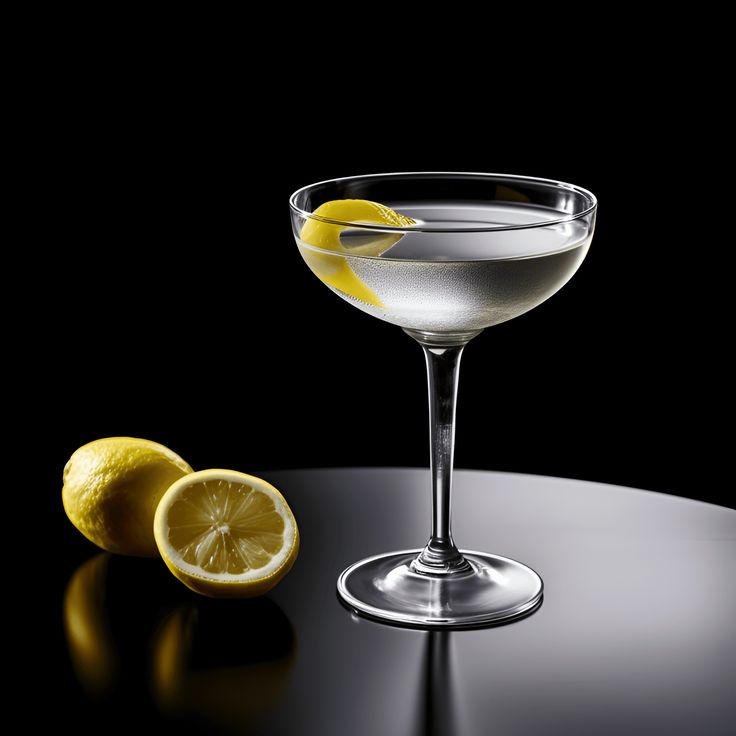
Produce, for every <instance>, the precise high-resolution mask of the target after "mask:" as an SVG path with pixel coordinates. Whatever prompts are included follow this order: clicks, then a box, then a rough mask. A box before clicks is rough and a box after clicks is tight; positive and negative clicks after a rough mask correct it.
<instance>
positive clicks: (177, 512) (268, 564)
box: [154, 469, 299, 598]
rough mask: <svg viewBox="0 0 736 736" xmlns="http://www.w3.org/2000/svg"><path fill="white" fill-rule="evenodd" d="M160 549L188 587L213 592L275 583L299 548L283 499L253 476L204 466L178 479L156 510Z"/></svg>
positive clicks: (254, 591) (249, 591)
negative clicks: (201, 469)
mask: <svg viewBox="0 0 736 736" xmlns="http://www.w3.org/2000/svg"><path fill="white" fill-rule="evenodd" d="M154 532H155V536H156V543H157V544H158V549H159V552H160V553H161V556H162V557H163V559H164V562H165V563H166V565H167V566H168V568H169V569H170V570H171V572H172V573H174V575H175V576H176V577H177V578H179V580H181V581H182V582H183V583H184V584H185V585H186V586H187V587H189V588H191V589H192V590H194V591H196V592H197V593H202V594H203V595H209V596H212V597H243V598H245V597H251V596H256V595H261V594H262V593H265V592H266V591H268V590H270V589H271V588H272V587H273V586H274V585H276V583H278V582H279V581H280V580H281V579H282V578H283V577H284V575H286V573H287V572H288V571H289V570H290V569H291V566H292V565H293V564H294V560H295V559H296V556H297V553H298V550H299V531H298V529H297V525H296V520H295V519H294V515H293V514H292V513H291V509H289V506H288V504H287V503H286V500H285V499H284V497H283V496H282V495H281V494H280V493H279V492H278V491H277V490H276V489H275V488H274V487H273V486H272V485H270V484H269V483H267V482H266V481H264V480H261V479H260V478H256V477H254V476H252V475H246V474H245V473H238V472H236V471H234V470H217V469H216V470H203V471H200V472H198V473H192V474H191V475H188V476H186V477H185V478H182V479H181V480H179V481H177V482H176V483H174V484H173V485H172V486H171V488H169V490H168V491H167V492H166V494H165V495H164V497H163V499H162V500H161V502H160V503H159V506H158V509H157V510H156V519H155V523H154Z"/></svg>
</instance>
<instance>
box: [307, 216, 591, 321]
mask: <svg viewBox="0 0 736 736" xmlns="http://www.w3.org/2000/svg"><path fill="white" fill-rule="evenodd" d="M387 204H389V206H391V207H393V208H395V209H396V210H398V211H399V212H401V213H402V214H404V215H408V216H409V217H411V218H412V219H414V220H415V221H416V222H417V223H418V224H419V225H423V226H425V227H433V228H454V229H456V230H459V231H456V232H439V233H434V232H433V233H427V232H415V233H413V232H409V233H407V234H405V235H404V236H403V237H402V238H401V239H400V240H399V241H398V242H397V243H396V244H395V245H393V246H392V247H391V248H389V249H388V250H386V251H384V252H383V253H382V254H381V255H380V256H376V257H368V258H366V257H361V256H357V255H350V250H351V249H355V250H356V253H357V252H360V253H361V254H365V253H366V252H370V247H371V242H372V241H376V242H378V241H379V239H381V238H384V239H385V237H386V235H385V233H381V232H377V231H370V230H359V229H350V230H346V231H344V232H343V233H342V235H341V242H342V244H343V246H344V247H345V249H346V251H347V253H345V254H340V255H335V256H330V258H336V259H337V258H340V259H344V260H345V261H346V262H347V263H348V265H349V266H350V268H351V269H352V270H353V271H354V273H355V275H356V276H357V277H358V278H359V279H360V280H361V281H362V282H363V283H364V284H365V285H366V286H367V287H369V288H370V289H371V290H372V291H373V292H375V294H376V295H377V296H378V297H379V299H380V302H381V304H382V306H380V307H379V306H376V305H372V304H367V303H365V302H363V301H361V300H360V299H357V298H355V297H354V296H351V295H349V294H346V293H344V292H342V291H341V290H340V289H337V288H335V287H333V286H330V288H331V289H332V290H333V291H334V292H335V293H336V294H338V295H339V296H341V297H343V298H344V299H345V300H346V301H349V302H350V303H351V304H353V305H355V306H356V307H358V308H359V309H362V310H363V311H365V312H368V313H369V314H372V315H373V316H375V317H378V318H379V319H383V320H385V321H387V322H391V323H392V324H396V325H399V326H400V327H406V328H410V329H416V330H426V331H431V332H447V331H463V330H477V329H482V328H485V327H490V326H491V325H495V324H498V323H500V322H505V321H507V320H509V319H513V318H514V317H517V316H519V315H520V314H523V313H524V312H527V311H529V310H530V309H533V308H534V307H536V306H537V305H538V304H540V303H541V302H543V301H544V300H545V299H548V298H549V297H550V296H552V294H554V293H555V292H556V291H557V290H558V289H560V288H561V287H562V286H563V285H564V284H565V283H566V282H567V281H568V280H569V279H570V277H571V276H572V275H573V274H574V273H575V271H576V270H577V268H578V266H579V265H580V263H581V262H582V260H583V258H584V257H585V254H586V253H587V250H588V246H589V245H590V239H591V237H590V236H591V231H590V227H589V223H588V221H586V220H575V221H572V222H565V223H557V224H550V225H542V226H539V227H533V228H526V229H520V230H501V231H498V230H496V231H488V232H473V231H472V230H473V228H482V227H493V226H496V227H498V226H502V225H522V226H523V225H529V224H530V223H539V222H551V221H553V220H556V219H559V218H560V217H562V216H564V213H561V212H559V211H557V210H554V209H548V208H542V207H537V206H532V205H528V204H518V205H517V204H513V203H498V204H495V203H490V204H489V203H483V204H468V205H463V206H458V205H457V204H455V203H452V204H451V205H450V204H443V203H442V202H432V203H422V204H417V205H413V204H403V203H402V204H398V205H393V204H391V203H387ZM299 246H300V249H301V251H302V255H303V256H304V257H305V260H306V261H307V264H308V265H310V268H312V269H313V270H314V271H315V273H317V271H316V270H315V269H314V268H313V266H312V262H313V259H310V252H309V251H311V252H312V253H313V252H314V250H313V248H311V247H310V246H309V245H307V244H306V243H304V242H303V241H299ZM379 250H380V249H379ZM305 251H306V252H305ZM310 260H311V261H312V262H310ZM317 275H319V274H317Z"/></svg>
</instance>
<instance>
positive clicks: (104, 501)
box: [62, 437, 192, 557]
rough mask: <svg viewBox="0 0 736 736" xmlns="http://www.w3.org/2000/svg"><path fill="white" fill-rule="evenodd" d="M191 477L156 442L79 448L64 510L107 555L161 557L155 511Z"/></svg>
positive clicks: (129, 440)
mask: <svg viewBox="0 0 736 736" xmlns="http://www.w3.org/2000/svg"><path fill="white" fill-rule="evenodd" d="M191 472H192V469H191V468H190V467H189V465H188V464H187V463H186V462H184V460H182V459H181V458H180V457H179V456H178V455H177V454H176V453H175V452H172V451H171V450H169V448H168V447H164V446H163V445H159V444H158V443H157V442H151V441H150V440H142V439H137V438H135V437H106V438H104V439H101V440H96V441H95V442H90V443H89V444H87V445H84V446H83V447H80V448H79V449H78V450H77V451H76V452H75V453H74V454H73V455H72V456H71V458H70V460H69V462H68V463H67V464H66V467H65V468H64V489H63V491H62V499H63V502H64V510H65V511H66V513H67V516H68V517H69V519H70V520H71V522H72V524H74V526H76V527H77V529H79V531H80V532H82V534H84V536H85V537H87V539H89V540H91V541H92V542H94V543H95V544H96V545H98V546H99V547H102V549H106V550H108V551H109V552H118V553H120V554H126V555H141V556H146V557H148V556H156V555H157V554H158V551H157V549H156V540H155V539H154V536H153V517H154V515H155V513H156V506H157V505H158V502H159V500H160V499H161V497H162V496H163V495H164V492H165V491H166V489H167V488H168V487H169V486H170V485H171V484H172V483H173V482H174V481H175V480H178V479H179V478H181V477H182V476H183V475H186V474H187V473H191Z"/></svg>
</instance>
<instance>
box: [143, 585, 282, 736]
mask: <svg viewBox="0 0 736 736" xmlns="http://www.w3.org/2000/svg"><path fill="white" fill-rule="evenodd" d="M203 603H204V604H208V603H209V604H215V603H219V604H220V605H222V602H221V601H202V602H201V603H198V604H197V606H196V607H195V606H193V605H189V606H182V607H180V608H178V609H176V610H175V611H173V612H172V613H171V614H170V615H169V616H167V617H166V619H164V621H163V622H162V624H161V625H160V627H159V629H158V632H157V633H156V635H155V637H154V641H153V647H152V655H153V660H152V668H151V675H152V686H153V695H154V698H155V700H156V703H157V704H158V706H159V708H160V709H161V710H162V711H163V712H164V713H165V714H167V715H169V716H173V717H177V718H195V719H196V720H198V721H200V720H201V721H204V722H205V723H213V724H216V725H218V726H219V727H220V728H225V729H226V730H233V731H235V732H238V733H241V732H245V731H248V732H249V729H248V726H249V725H251V724H252V723H253V721H254V719H256V718H258V717H259V716H262V715H264V714H266V713H267V712H268V711H270V710H272V709H273V708H275V707H276V706H277V705H278V702H279V699H280V698H281V697H282V695H283V692H284V690H285V688H286V685H287V684H288V681H289V678H290V676H291V671H292V668H293V666H294V661H295V659H296V652H295V649H296V647H295V644H296V642H295V637H294V632H293V630H292V628H291V624H290V623H289V620H288V619H287V618H286V616H285V615H284V613H283V612H282V611H281V609H279V607H278V606H277V605H276V604H275V603H273V601H271V600H269V599H268V598H259V599H256V600H254V601H228V602H227V604H226V607H225V608H219V609H214V610H212V609H210V610H208V609H207V607H206V606H205V607H203V605H202V604H203ZM233 606H236V607H235V608H233ZM237 606H241V607H237ZM242 606H244V607H242Z"/></svg>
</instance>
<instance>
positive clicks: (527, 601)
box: [337, 549, 544, 628]
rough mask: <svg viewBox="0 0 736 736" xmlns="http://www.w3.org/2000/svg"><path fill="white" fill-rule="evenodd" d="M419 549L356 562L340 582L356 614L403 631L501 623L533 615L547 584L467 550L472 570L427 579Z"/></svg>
mask: <svg viewBox="0 0 736 736" xmlns="http://www.w3.org/2000/svg"><path fill="white" fill-rule="evenodd" d="M420 552H421V550H419V549H415V550H405V551H403V552H391V553H389V554H384V555H377V556H375V557H369V558H368V559H365V560H361V561H360V562H356V563H355V564H354V565H351V566H350V567H348V568H347V570H345V571H344V572H343V573H342V574H341V575H340V577H339V578H338V581H337V590H338V593H339V595H340V597H341V598H342V599H343V601H345V603H346V604H347V606H348V607H349V608H351V609H353V610H355V611H356V612H357V613H360V614H363V615H365V616H368V617H370V618H375V619H379V620H381V621H385V622H387V623H394V624H399V625H404V626H419V627H430V628H431V627H442V628H463V627H476V626H482V625H491V624H497V623H500V622H502V621H508V620H510V619H514V618H519V617H521V616H524V615H526V614H528V613H531V612H532V611H534V609H535V608H536V607H537V606H538V605H539V603H540V602H541V600H542V590H543V587H544V586H543V583H542V579H541V578H540V577H539V575H537V573H536V572H534V570H532V569H531V568H529V567H527V566H526V565H522V564H521V563H520V562H516V561H514V560H509V559H508V558H506V557H499V556H498V555H490V554H486V553H485V552H469V551H465V550H462V554H463V556H464V557H465V559H466V560H467V561H468V562H469V563H470V569H469V570H467V571H464V572H458V573H452V574H426V573H422V572H417V571H415V570H414V569H413V568H412V564H411V563H412V562H413V561H414V559H415V558H416V556H417V555H418V554H419V553H420Z"/></svg>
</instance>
